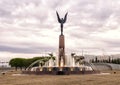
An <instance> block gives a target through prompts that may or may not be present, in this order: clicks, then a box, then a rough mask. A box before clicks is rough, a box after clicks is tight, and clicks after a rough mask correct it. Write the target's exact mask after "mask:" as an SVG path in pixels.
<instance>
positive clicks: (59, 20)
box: [56, 11, 61, 23]
mask: <svg viewBox="0 0 120 85" xmlns="http://www.w3.org/2000/svg"><path fill="white" fill-rule="evenodd" d="M56 14H57V18H58V22H59V23H61V19H60V17H59V14H58V12H57V11H56Z"/></svg>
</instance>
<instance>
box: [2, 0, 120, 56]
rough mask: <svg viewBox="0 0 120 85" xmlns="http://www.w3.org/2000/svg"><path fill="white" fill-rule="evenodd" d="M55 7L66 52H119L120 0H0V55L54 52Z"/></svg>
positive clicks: (55, 45)
mask: <svg viewBox="0 0 120 85" xmlns="http://www.w3.org/2000/svg"><path fill="white" fill-rule="evenodd" d="M56 10H57V11H58V13H59V14H60V17H64V15H65V13H66V12H68V18H67V22H66V23H65V24H64V35H65V44H66V53H70V52H81V50H84V52H85V53H88V54H89V53H101V54H102V53H103V52H105V53H107V54H119V53H120V24H119V23H120V0H0V57H10V56H12V57H13V56H14V57H17V56H22V57H23V56H34V55H37V56H38V55H40V54H41V53H43V54H44V53H46V52H55V53H57V52H58V40H59V39H58V38H59V35H60V24H59V23H58V21H57V17H56Z"/></svg>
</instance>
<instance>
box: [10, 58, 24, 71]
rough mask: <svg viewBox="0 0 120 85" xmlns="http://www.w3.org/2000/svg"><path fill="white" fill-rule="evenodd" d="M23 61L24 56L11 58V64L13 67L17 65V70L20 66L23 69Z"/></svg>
mask: <svg viewBox="0 0 120 85" xmlns="http://www.w3.org/2000/svg"><path fill="white" fill-rule="evenodd" d="M23 61H24V59H23V58H14V59H11V60H10V62H9V65H11V67H15V69H16V70H17V69H18V68H20V69H21V70H22V67H24V62H23Z"/></svg>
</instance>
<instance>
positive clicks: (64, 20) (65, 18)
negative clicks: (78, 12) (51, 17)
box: [56, 11, 68, 35]
mask: <svg viewBox="0 0 120 85" xmlns="http://www.w3.org/2000/svg"><path fill="white" fill-rule="evenodd" d="M56 14H57V18H58V22H59V23H60V24H61V35H63V24H64V23H65V22H66V20H67V14H68V13H66V14H65V17H64V19H63V18H60V16H59V14H58V12H57V11H56Z"/></svg>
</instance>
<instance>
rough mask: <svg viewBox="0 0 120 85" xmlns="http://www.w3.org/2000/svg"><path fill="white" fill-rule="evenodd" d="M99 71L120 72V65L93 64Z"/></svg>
mask: <svg viewBox="0 0 120 85" xmlns="http://www.w3.org/2000/svg"><path fill="white" fill-rule="evenodd" d="M93 64H94V65H95V66H96V68H97V69H98V70H120V64H111V63H93Z"/></svg>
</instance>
